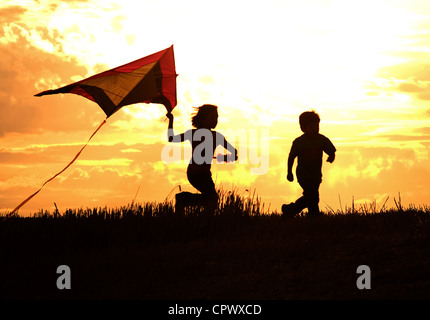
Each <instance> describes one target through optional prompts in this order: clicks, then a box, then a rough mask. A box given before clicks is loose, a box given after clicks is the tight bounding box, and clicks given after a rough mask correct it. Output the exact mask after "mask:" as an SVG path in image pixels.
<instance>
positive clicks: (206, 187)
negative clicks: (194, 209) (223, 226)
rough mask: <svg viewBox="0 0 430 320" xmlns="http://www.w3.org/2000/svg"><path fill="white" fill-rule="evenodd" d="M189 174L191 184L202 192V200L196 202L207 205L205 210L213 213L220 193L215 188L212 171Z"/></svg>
mask: <svg viewBox="0 0 430 320" xmlns="http://www.w3.org/2000/svg"><path fill="white" fill-rule="evenodd" d="M187 176H188V181H189V182H190V183H191V185H192V186H193V187H194V188H196V189H197V190H199V191H200V192H201V198H202V202H201V203H196V205H203V206H205V209H206V210H205V211H206V212H209V213H211V214H213V213H214V212H215V209H216V206H217V204H218V194H217V193H216V190H215V184H214V182H213V180H212V174H211V173H210V172H209V173H203V174H202V173H199V174H191V173H188V174H187Z"/></svg>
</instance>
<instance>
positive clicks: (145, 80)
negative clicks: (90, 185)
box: [10, 45, 178, 214]
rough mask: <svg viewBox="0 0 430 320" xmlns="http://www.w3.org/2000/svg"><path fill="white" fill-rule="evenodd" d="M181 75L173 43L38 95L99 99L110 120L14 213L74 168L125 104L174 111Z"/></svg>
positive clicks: (97, 101)
mask: <svg viewBox="0 0 430 320" xmlns="http://www.w3.org/2000/svg"><path fill="white" fill-rule="evenodd" d="M177 76H178V75H177V74H176V69H175V58H174V53H173V45H171V46H170V47H169V48H167V49H164V50H161V51H159V52H156V53H153V54H151V55H149V56H146V57H143V58H140V59H138V60H135V61H132V62H129V63H127V64H124V65H122V66H119V67H116V68H113V69H111V70H107V71H104V72H101V73H99V74H96V75H93V76H91V77H89V78H86V79H83V80H81V81H78V82H75V83H72V84H69V85H66V86H64V87H61V88H58V89H54V90H46V91H43V92H40V93H38V94H36V95H35V96H36V97H40V96H44V95H51V94H57V93H74V94H78V95H80V96H83V97H85V98H87V99H89V100H91V101H94V102H96V103H97V104H98V105H99V106H100V108H102V110H103V112H104V113H105V114H106V119H105V120H103V121H102V123H101V124H100V125H99V126H98V127H97V129H96V130H95V131H94V133H93V134H92V135H91V136H90V138H89V139H88V141H87V143H86V144H85V145H84V146H83V147H82V148H81V150H80V151H79V152H78V153H77V154H76V155H75V157H74V158H73V160H72V161H71V162H69V164H68V165H67V166H66V167H65V168H64V169H63V170H61V171H60V172H58V173H57V174H55V175H54V176H52V177H51V178H50V179H48V180H46V181H45V183H43V185H42V187H40V189H39V190H37V191H36V192H35V193H33V194H32V195H30V196H29V197H28V198H27V199H25V200H24V201H23V202H21V203H20V204H19V205H18V206H17V207H16V208H15V209H14V210H13V211H12V212H11V213H10V214H15V213H16V212H17V211H18V210H19V209H20V208H21V207H22V206H23V205H24V204H26V203H27V202H28V201H30V200H31V199H32V198H33V197H34V196H35V195H37V194H38V193H39V192H40V190H42V188H43V187H44V186H45V184H47V183H48V182H50V181H52V180H53V179H55V178H56V177H57V176H58V175H60V174H61V173H63V172H64V171H65V170H66V169H67V168H68V167H70V166H71V165H72V164H73V162H75V160H76V159H77V158H78V157H79V155H80V154H81V153H82V151H83V150H84V148H85V147H86V146H87V145H88V143H89V142H90V140H91V138H92V137H93V136H94V135H95V134H96V133H97V131H99V130H100V128H101V127H102V126H103V125H104V124H105V123H106V120H107V119H108V118H109V117H110V116H112V115H113V114H114V113H115V112H117V111H118V110H119V109H121V108H122V107H123V106H126V105H130V104H135V103H159V104H163V105H164V106H165V107H166V109H167V111H168V112H171V111H172V110H173V108H174V107H175V106H176V104H177V99H176V77H177Z"/></svg>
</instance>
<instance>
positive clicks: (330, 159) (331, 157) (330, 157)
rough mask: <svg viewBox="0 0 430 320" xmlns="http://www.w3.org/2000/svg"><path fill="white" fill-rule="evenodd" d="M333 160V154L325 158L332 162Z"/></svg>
mask: <svg viewBox="0 0 430 320" xmlns="http://www.w3.org/2000/svg"><path fill="white" fill-rule="evenodd" d="M333 161H334V154H332V155H330V156H328V158H327V162H330V163H333Z"/></svg>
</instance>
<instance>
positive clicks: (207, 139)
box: [166, 104, 237, 214]
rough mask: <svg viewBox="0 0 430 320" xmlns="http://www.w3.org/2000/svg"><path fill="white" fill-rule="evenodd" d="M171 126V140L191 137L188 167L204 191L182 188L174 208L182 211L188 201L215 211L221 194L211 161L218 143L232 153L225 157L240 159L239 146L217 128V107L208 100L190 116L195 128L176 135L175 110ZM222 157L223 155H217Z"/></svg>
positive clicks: (194, 183)
mask: <svg viewBox="0 0 430 320" xmlns="http://www.w3.org/2000/svg"><path fill="white" fill-rule="evenodd" d="M166 116H167V118H169V128H168V132H167V137H168V141H169V142H183V141H185V140H189V141H190V142H191V147H192V157H191V160H190V163H189V165H188V169H187V177H188V181H189V182H190V184H191V185H192V186H193V187H194V188H196V189H197V190H198V191H200V192H201V194H191V193H189V192H181V193H178V194H177V195H176V204H175V212H176V213H177V214H183V213H184V208H185V206H187V205H203V206H205V209H206V211H208V212H209V213H213V212H214V211H215V208H216V205H217V201H218V194H217V192H216V190H215V184H214V182H213V180H212V173H211V164H212V160H213V156H214V152H215V149H216V147H217V146H219V145H221V146H223V147H224V148H225V149H227V151H229V152H230V155H228V156H225V157H223V160H225V161H230V160H231V161H235V160H237V150H236V149H235V148H234V147H233V146H232V145H231V144H230V143H228V142H227V140H226V139H225V137H224V136H223V135H222V134H221V133H219V132H216V131H213V130H211V129H214V128H215V127H216V125H217V124H218V107H217V106H214V105H211V104H205V105H202V106H201V107H199V108H197V113H196V114H195V115H193V117H192V118H191V123H192V125H193V126H194V127H195V129H190V130H187V131H186V132H184V133H181V134H178V135H175V134H174V132H173V114H172V113H170V112H169V113H167V115H166ZM217 159H218V160H219V159H220V158H219V157H217Z"/></svg>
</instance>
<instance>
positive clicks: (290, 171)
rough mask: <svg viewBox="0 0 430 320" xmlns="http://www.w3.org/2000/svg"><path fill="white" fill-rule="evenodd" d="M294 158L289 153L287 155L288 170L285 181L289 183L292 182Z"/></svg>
mask: <svg viewBox="0 0 430 320" xmlns="http://www.w3.org/2000/svg"><path fill="white" fill-rule="evenodd" d="M295 158H296V157H295V156H293V155H292V154H291V152H290V154H289V155H288V169H287V172H288V173H287V180H288V181H290V182H293V181H294V175H293V164H294V159H295Z"/></svg>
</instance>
